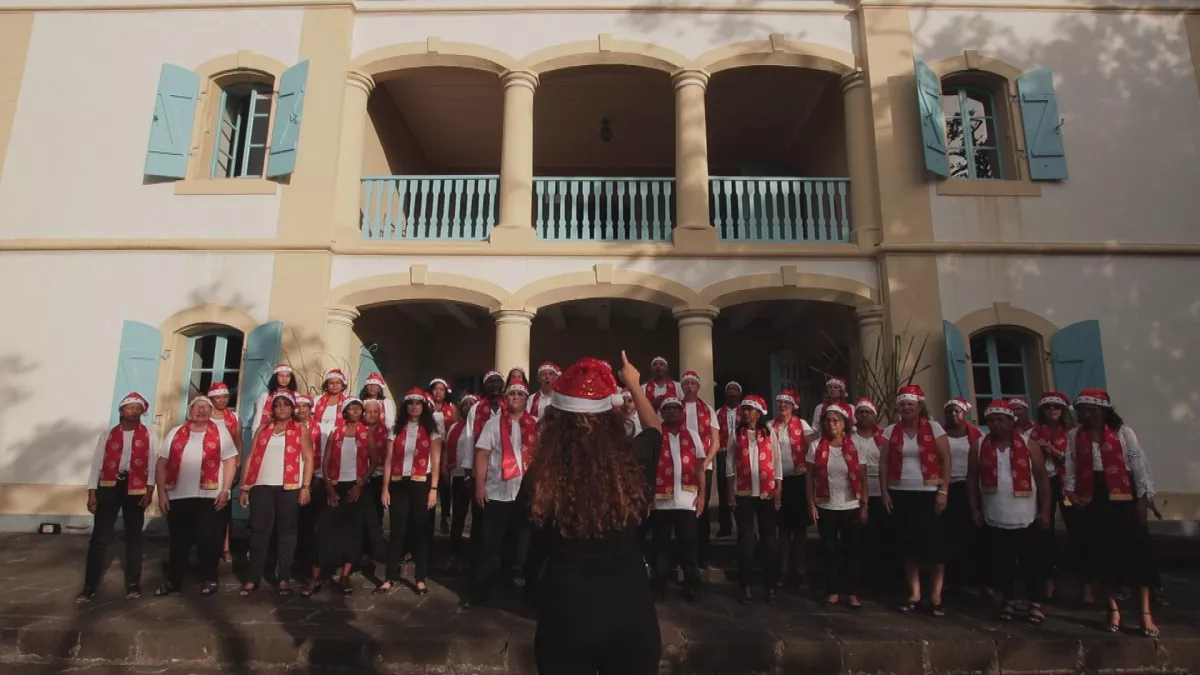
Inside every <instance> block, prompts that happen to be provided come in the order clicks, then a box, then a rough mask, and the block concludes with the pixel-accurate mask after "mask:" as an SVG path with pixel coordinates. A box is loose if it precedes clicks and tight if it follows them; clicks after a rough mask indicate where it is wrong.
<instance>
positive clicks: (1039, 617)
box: [1025, 603, 1046, 626]
mask: <svg viewBox="0 0 1200 675" xmlns="http://www.w3.org/2000/svg"><path fill="white" fill-rule="evenodd" d="M1027 615H1028V616H1027V617H1026V619H1025V620H1026V621H1028V622H1029V625H1031V626H1040V625H1042V622H1043V621H1045V620H1046V613H1045V612H1043V611H1042V608H1041V606H1040V605H1035V604H1032V603H1031V604H1030V605H1029V610H1028V612H1027Z"/></svg>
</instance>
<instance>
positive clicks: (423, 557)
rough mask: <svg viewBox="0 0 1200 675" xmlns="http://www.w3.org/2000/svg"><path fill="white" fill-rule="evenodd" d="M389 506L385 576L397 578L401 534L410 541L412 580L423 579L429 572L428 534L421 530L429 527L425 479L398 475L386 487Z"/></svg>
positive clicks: (426, 481)
mask: <svg viewBox="0 0 1200 675" xmlns="http://www.w3.org/2000/svg"><path fill="white" fill-rule="evenodd" d="M388 494H389V495H390V497H391V500H392V505H391V506H389V507H388V523H389V525H390V527H391V529H392V531H391V538H390V539H389V540H388V549H387V578H388V579H389V580H391V581H396V580H398V579H400V559H401V558H402V557H404V541H405V537H406V536H407V537H408V540H409V541H410V542H412V547H413V552H412V553H413V562H414V563H415V564H416V568H417V569H416V574H415V575H414V576H415V579H414V580H415V581H425V577H426V576H427V575H428V574H429V536H428V533H427V532H426V531H425V530H426V529H427V528H428V527H429V526H430V518H429V516H430V513H429V512H430V510H431V509H428V508H426V506H427V505H428V503H429V481H428V480H424V481H415V480H413V479H412V478H402V479H400V480H395V481H392V484H391V485H389V486H388Z"/></svg>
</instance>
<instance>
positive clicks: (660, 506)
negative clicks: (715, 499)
mask: <svg viewBox="0 0 1200 675" xmlns="http://www.w3.org/2000/svg"><path fill="white" fill-rule="evenodd" d="M681 431H682V433H685V434H691V435H692V443H694V444H695V445H694V446H693V447H695V448H696V461H697V462H703V461H704V458H705V456H706V455H705V454H704V444H703V443H701V442H700V434H698V433H696V432H695V431H692V430H691V429H682V430H681ZM663 436H664V437H666V438H667V439H668V440H669V441H670V443H671V469H672V471H671V476H672V477H673V478H674V480H675V486H674V491H673V492H672V493H671V498H670V499H655V500H654V509H655V510H656V511H668V510H685V511H692V510H694V509H695V508H696V499H697V498H698V497H699V496H700V495H699V493H698V492H687V491H686V490H684V489H683V477H682V474H683V462H682V461H681V460H680V456H679V434H672V433H670V432H668V431H667V430H666V429H663ZM655 462H657V459H656V460H655ZM655 466H657V463H656V464H655Z"/></svg>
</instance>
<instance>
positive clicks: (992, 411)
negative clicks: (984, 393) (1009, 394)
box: [983, 398, 1016, 419]
mask: <svg viewBox="0 0 1200 675" xmlns="http://www.w3.org/2000/svg"><path fill="white" fill-rule="evenodd" d="M992 415H1007V416H1009V417H1012V418H1016V414H1015V413H1013V409H1012V406H1011V405H1009V403H1008V401H1005V400H1004V399H1002V398H997V399H993V400H992V402H991V403H989V404H987V407H986V408H984V409H983V418H984V419H987V418H989V417H991V416H992Z"/></svg>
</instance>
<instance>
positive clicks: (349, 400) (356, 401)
mask: <svg viewBox="0 0 1200 675" xmlns="http://www.w3.org/2000/svg"><path fill="white" fill-rule="evenodd" d="M352 405H356V406H358V407H360V408H364V409H365V408H366V406H364V405H363V402H362V399H361V398H359V397H357V396H348V397H346V400H345V401H342V410H345V409H346V408H349V407H350V406H352Z"/></svg>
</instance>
